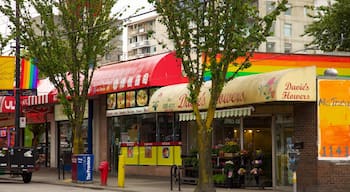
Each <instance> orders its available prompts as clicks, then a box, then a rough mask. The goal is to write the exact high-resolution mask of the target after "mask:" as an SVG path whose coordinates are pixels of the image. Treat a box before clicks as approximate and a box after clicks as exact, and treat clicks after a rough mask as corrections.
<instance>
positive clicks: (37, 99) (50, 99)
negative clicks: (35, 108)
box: [27, 94, 54, 106]
mask: <svg viewBox="0 0 350 192" xmlns="http://www.w3.org/2000/svg"><path fill="white" fill-rule="evenodd" d="M27 102H28V103H27V105H29V106H31V105H42V104H48V103H54V95H50V94H48V95H37V96H28V98H27Z"/></svg>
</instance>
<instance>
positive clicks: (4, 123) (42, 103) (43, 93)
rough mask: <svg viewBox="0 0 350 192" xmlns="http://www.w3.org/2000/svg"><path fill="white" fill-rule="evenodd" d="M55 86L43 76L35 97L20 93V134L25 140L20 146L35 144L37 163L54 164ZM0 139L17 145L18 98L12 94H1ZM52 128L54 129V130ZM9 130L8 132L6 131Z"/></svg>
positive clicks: (6, 144)
mask: <svg viewBox="0 0 350 192" xmlns="http://www.w3.org/2000/svg"><path fill="white" fill-rule="evenodd" d="M53 90H54V87H53V85H52V84H51V83H50V81H49V80H48V78H47V79H41V80H39V82H38V85H37V90H36V91H37V94H38V95H36V96H21V104H20V105H21V109H22V110H21V111H20V115H21V119H23V123H21V124H20V128H23V129H20V131H19V134H20V135H21V138H23V140H20V145H22V146H27V147H32V146H36V147H37V149H38V152H39V159H38V161H37V165H38V166H43V167H50V166H51V162H52V159H51V151H55V150H54V148H53V149H52V145H51V143H52V141H51V136H52V132H54V131H53V130H54V127H52V126H51V122H53V103H54V102H55V98H54V94H52V93H51V91H53ZM0 114H1V117H2V118H1V120H0V131H1V136H0V141H1V142H2V143H3V144H2V146H3V147H4V146H14V138H15V134H16V130H15V126H14V124H15V98H14V97H12V96H6V97H0ZM52 129H53V130H52ZM6 130H7V131H6Z"/></svg>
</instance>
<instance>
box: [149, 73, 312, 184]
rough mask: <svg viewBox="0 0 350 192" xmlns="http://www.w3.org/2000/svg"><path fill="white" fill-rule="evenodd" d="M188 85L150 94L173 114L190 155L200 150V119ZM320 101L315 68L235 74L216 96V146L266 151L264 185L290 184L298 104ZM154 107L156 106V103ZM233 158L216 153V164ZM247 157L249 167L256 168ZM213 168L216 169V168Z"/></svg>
mask: <svg viewBox="0 0 350 192" xmlns="http://www.w3.org/2000/svg"><path fill="white" fill-rule="evenodd" d="M209 84H210V82H207V85H205V86H204V88H203V89H202V90H201V94H200V98H199V102H200V109H201V110H203V112H202V113H201V115H202V117H205V115H206V112H205V109H206V107H207V106H208V101H209V99H208V98H209V88H208V85H209ZM186 86H187V84H186V83H184V84H178V85H172V86H166V87H163V88H160V89H158V90H157V91H156V92H155V93H154V94H153V96H152V97H151V99H150V104H149V106H150V107H149V110H150V112H153V113H152V114H157V115H158V116H159V115H162V114H168V113H172V114H173V115H174V116H175V119H176V120H177V122H175V125H176V124H178V125H179V127H180V132H181V138H182V139H181V143H182V146H181V151H182V153H183V154H190V153H191V151H192V150H194V149H196V146H197V143H196V142H197V141H196V123H195V122H194V119H195V117H194V115H193V113H192V112H191V111H192V108H191V105H190V104H189V103H188V102H187V100H186V98H187V97H188V95H189V94H188V90H187V87H186ZM315 101H316V67H304V68H294V69H287V70H281V71H275V72H269V73H262V74H257V75H250V76H243V77H238V78H235V79H233V80H231V81H229V82H228V83H227V84H225V86H224V89H223V91H222V93H221V95H220V97H219V99H218V105H217V110H216V112H215V116H214V122H213V147H216V146H223V145H225V144H227V143H229V142H232V143H237V144H238V146H239V149H240V151H241V152H242V151H245V152H247V157H248V156H249V155H250V157H251V156H252V155H253V154H255V152H256V151H258V150H259V151H262V152H263V159H262V165H261V170H263V173H264V174H263V175H262V176H261V179H260V181H261V182H263V185H264V186H291V185H292V175H293V174H292V173H293V172H292V169H291V166H290V164H289V161H288V158H289V157H288V153H289V152H290V150H291V146H292V144H293V143H295V142H296V141H295V138H294V125H295V122H294V118H293V117H294V104H295V103H314V102H315ZM152 106H156V107H152ZM228 160H232V157H224V156H220V157H219V156H218V157H216V159H215V160H213V162H214V165H213V166H215V168H217V169H218V170H219V169H220V168H223V167H220V166H219V164H222V163H224V162H226V161H228ZM251 162H252V159H250V160H247V162H246V163H247V164H245V165H244V168H245V169H246V171H247V172H250V171H251V170H253V169H254V166H253V165H252V164H251ZM214 170H215V169H214ZM255 182H256V181H255V179H254V177H253V176H252V175H251V174H246V177H245V186H255V185H256V183H255Z"/></svg>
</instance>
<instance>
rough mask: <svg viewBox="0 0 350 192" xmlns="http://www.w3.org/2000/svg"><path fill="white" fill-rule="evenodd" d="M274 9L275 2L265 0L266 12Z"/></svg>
mask: <svg viewBox="0 0 350 192" xmlns="http://www.w3.org/2000/svg"><path fill="white" fill-rule="evenodd" d="M274 9H275V3H274V2H273V1H266V14H269V13H271V12H272V11H273V10H274Z"/></svg>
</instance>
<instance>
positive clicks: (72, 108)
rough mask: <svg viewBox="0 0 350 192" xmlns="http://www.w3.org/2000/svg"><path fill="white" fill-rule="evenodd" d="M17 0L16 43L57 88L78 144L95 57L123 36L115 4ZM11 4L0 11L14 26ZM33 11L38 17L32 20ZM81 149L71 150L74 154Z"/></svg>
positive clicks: (84, 0) (6, 3) (83, 0)
mask: <svg viewBox="0 0 350 192" xmlns="http://www.w3.org/2000/svg"><path fill="white" fill-rule="evenodd" d="M16 2H17V3H19V7H20V10H19V11H20V14H19V15H20V18H19V20H20V22H19V24H18V27H19V29H20V33H19V35H20V44H21V45H22V46H23V47H24V48H25V49H26V50H27V51H28V52H29V54H30V56H31V57H35V58H36V59H37V61H38V62H37V66H38V68H39V71H40V73H41V75H43V74H44V75H45V76H48V77H49V78H50V80H51V81H52V82H53V84H54V85H55V87H56V89H57V90H58V93H59V96H60V102H61V104H62V105H63V106H64V113H65V114H66V115H67V117H68V119H69V120H70V122H71V125H72V127H73V132H74V134H76V135H75V137H74V138H75V139H77V141H80V140H81V138H80V135H81V134H80V132H81V124H82V119H83V114H84V111H85V103H86V102H85V101H86V99H87V94H88V88H89V86H90V83H91V80H92V76H93V73H94V70H95V68H96V67H97V62H98V59H99V58H101V57H103V56H104V55H105V54H106V52H108V51H110V49H113V47H112V46H107V45H108V44H109V42H110V41H111V40H112V39H113V38H114V37H116V36H117V35H118V34H120V33H121V26H122V24H121V22H120V21H118V20H117V18H115V17H114V15H112V14H111V11H112V7H113V6H114V5H115V3H116V0H103V1H102V0H59V1H54V0H21V1H16ZM11 3H12V1H11V0H4V6H1V7H0V11H1V12H2V13H3V14H4V15H6V16H7V17H8V18H9V20H10V21H11V22H12V24H13V25H12V26H16V24H17V23H16V16H15V14H14V10H13V9H12V6H11ZM33 9H34V10H35V11H36V12H37V13H38V15H35V16H33V14H32V13H31V12H32V10H33ZM28 10H31V12H29V11H28ZM12 31H13V33H14V34H15V32H16V31H15V30H14V29H12ZM68 98H69V99H68ZM74 143H79V144H80V143H81V142H74ZM80 149H82V147H81V146H77V147H74V150H75V151H74V153H79V152H80V151H79V150H80Z"/></svg>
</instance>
